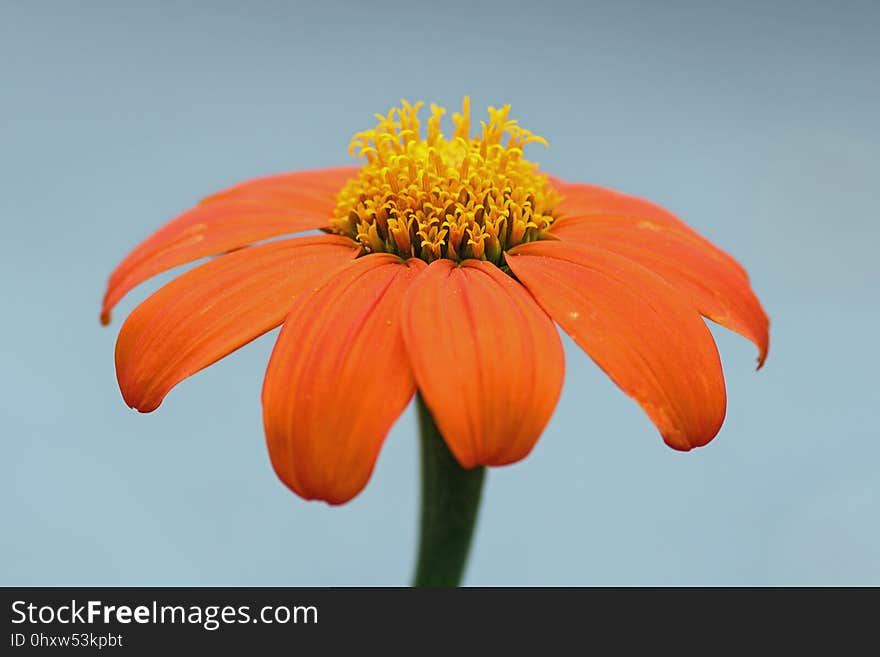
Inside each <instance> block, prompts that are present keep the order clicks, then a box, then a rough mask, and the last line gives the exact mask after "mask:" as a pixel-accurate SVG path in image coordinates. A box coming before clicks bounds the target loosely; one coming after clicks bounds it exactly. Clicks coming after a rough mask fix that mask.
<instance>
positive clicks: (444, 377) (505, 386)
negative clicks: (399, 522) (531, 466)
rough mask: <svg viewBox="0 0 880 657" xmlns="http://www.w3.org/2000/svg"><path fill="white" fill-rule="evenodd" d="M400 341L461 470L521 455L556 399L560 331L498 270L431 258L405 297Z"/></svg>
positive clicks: (535, 437) (560, 360)
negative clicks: (404, 344)
mask: <svg viewBox="0 0 880 657" xmlns="http://www.w3.org/2000/svg"><path fill="white" fill-rule="evenodd" d="M403 337H404V340H405V342H406V347H407V353H408V354H409V359H410V362H411V363H412V367H413V372H414V373H415V377H416V382H417V383H418V388H419V391H420V392H421V394H422V396H423V397H424V399H425V403H426V404H427V405H428V408H429V409H430V410H431V414H432V415H433V416H434V420H435V421H436V422H437V426H438V428H439V429H440V433H441V434H443V437H444V438H445V439H446V442H447V444H448V445H449V449H450V450H451V451H452V453H453V454H454V455H455V457H456V459H457V460H458V462H459V463H461V465H462V466H464V467H466V468H471V467H474V466H476V465H504V464H506V463H513V462H514V461H518V460H520V459H521V458H523V457H524V456H526V455H527V454H528V453H529V452H530V451H531V449H532V447H533V446H534V445H535V442H536V441H537V440H538V437H539V436H540V435H541V432H542V431H543V430H544V427H545V425H546V424H547V421H548V420H549V419H550V415H551V414H552V412H553V409H554V408H555V406H556V401H557V400H558V399H559V392H560V390H561V388H562V379H563V374H564V369H565V364H564V357H563V352H562V344H561V342H560V340H559V333H558V332H557V331H556V327H555V326H553V322H552V321H551V320H550V318H549V317H548V316H547V314H546V313H545V312H544V311H543V310H541V308H540V307H538V305H537V304H536V303H535V300H534V299H533V298H532V296H531V295H529V293H528V292H526V290H525V289H524V288H523V287H522V286H521V285H520V284H519V283H518V282H516V281H515V280H514V279H513V278H511V277H510V276H508V275H506V274H504V273H503V272H502V271H501V270H500V269H498V267H496V266H495V265H492V264H489V263H487V262H481V261H477V260H466V261H465V262H463V263H461V266H456V265H455V264H454V263H452V262H450V261H449V260H436V261H434V262H433V263H431V265H430V266H429V267H428V269H427V271H426V272H425V273H424V274H423V275H422V276H420V277H419V278H418V279H416V280H415V281H414V282H413V284H412V286H411V287H410V289H409V291H408V292H407V294H406V298H405V300H404V308H403Z"/></svg>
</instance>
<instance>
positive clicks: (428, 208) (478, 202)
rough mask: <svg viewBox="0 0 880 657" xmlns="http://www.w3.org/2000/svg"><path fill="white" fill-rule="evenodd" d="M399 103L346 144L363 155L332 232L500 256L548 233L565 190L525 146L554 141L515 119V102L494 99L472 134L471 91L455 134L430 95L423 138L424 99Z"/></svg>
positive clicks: (406, 247)
mask: <svg viewBox="0 0 880 657" xmlns="http://www.w3.org/2000/svg"><path fill="white" fill-rule="evenodd" d="M401 103H402V105H403V106H402V107H400V108H393V109H391V111H390V112H388V116H381V115H378V114H377V115H376V118H377V119H379V123H378V124H377V125H376V127H375V128H374V129H373V130H368V131H366V132H360V133H358V134H356V135H355V136H354V137H353V138H352V140H351V146H350V147H349V152H350V153H351V154H352V155H355V154H357V155H358V157H361V158H365V159H366V163H365V164H364V166H363V167H362V168H361V170H360V172H359V174H358V176H357V178H354V179H353V180H351V181H350V182H349V183H348V184H346V186H345V187H344V188H343V189H342V191H341V192H340V193H339V196H338V199H337V205H336V211H335V213H334V216H333V219H332V220H331V221H330V230H331V231H332V232H334V233H338V234H340V235H346V236H348V237H351V238H352V239H354V240H357V241H358V242H359V243H360V244H361V246H362V248H363V251H364V253H376V252H387V253H396V254H398V255H399V256H401V257H403V258H410V257H415V258H421V259H422V260H425V261H426V262H431V261H433V260H437V259H440V258H448V259H450V260H455V261H458V260H464V259H466V258H477V259H479V260H488V261H490V262H493V263H495V264H497V265H499V266H501V265H503V261H502V253H503V252H504V251H505V250H507V249H509V248H512V247H514V246H516V245H517V244H522V243H523V242H531V241H534V240H537V239H540V238H541V236H542V233H543V232H544V231H545V230H547V228H549V227H550V224H551V223H552V222H553V218H554V217H553V207H554V205H555V204H556V203H557V201H558V200H559V197H558V195H557V194H556V192H555V191H554V190H553V188H552V187H551V186H550V182H549V181H548V179H547V176H545V175H543V174H541V173H538V171H537V165H536V164H533V163H532V162H529V161H528V160H526V159H525V158H524V157H523V151H522V148H523V146H524V145H525V144H527V143H529V142H533V141H537V142H541V143H542V144H544V145H546V144H547V142H546V141H544V139H542V138H541V137H538V136H537V135H534V134H532V133H531V132H529V131H528V130H525V129H523V128H521V127H519V125H517V122H516V121H512V120H510V119H509V118H508V114H509V112H510V106H509V105H505V106H504V107H502V108H501V109H495V108H494V107H490V108H489V122H488V124H487V123H485V122H481V125H482V134H481V135H480V136H479V137H471V136H470V102H469V99H468V98H467V97H465V99H464V103H463V104H462V111H461V114H459V113H457V112H456V113H455V114H454V115H453V117H452V121H453V123H454V125H455V130H454V132H453V135H452V138H451V139H446V137H444V136H443V134H442V133H441V132H440V119H441V117H442V116H443V114H444V113H445V112H446V110H445V109H443V108H442V107H437V106H436V105H431V117H430V118H429V119H428V134H427V138H425V139H422V136H421V134H420V124H419V118H418V112H419V108H420V107H421V106H422V103H416V104H415V105H410V104H409V103H407V102H406V101H401Z"/></svg>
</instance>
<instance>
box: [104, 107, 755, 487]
mask: <svg viewBox="0 0 880 657" xmlns="http://www.w3.org/2000/svg"><path fill="white" fill-rule="evenodd" d="M420 106H421V103H418V104H416V105H410V104H408V103H406V102H403V103H402V107H400V108H395V109H392V110H391V111H390V112H389V113H388V115H387V116H378V115H377V118H378V119H379V122H378V124H377V125H376V127H375V128H374V129H372V130H368V131H366V132H362V133H359V134H357V135H355V136H354V138H353V140H352V143H351V148H350V152H351V153H352V154H354V155H357V156H359V157H360V161H361V165H360V166H350V167H340V168H332V169H321V170H314V171H302V172H294V173H283V174H278V175H273V176H268V177H265V178H258V179H255V180H250V181H247V182H243V183H241V184H238V185H235V186H233V187H230V188H229V189H226V190H224V191H221V192H219V193H216V194H214V195H213V196H209V197H208V198H206V199H204V200H203V201H201V202H200V203H199V204H198V205H196V206H195V207H193V208H192V209H190V210H187V211H186V212H184V213H183V214H182V215H180V216H179V217H177V218H176V219H174V220H173V221H171V222H170V223H168V224H166V225H165V226H163V227H162V228H160V229H159V230H158V231H157V232H156V233H154V234H153V235H151V236H150V237H149V238H147V239H146V240H145V241H144V242H142V243H141V244H140V245H139V246H138V247H137V248H135V249H134V251H132V252H131V253H130V254H129V255H128V257H126V258H125V260H123V261H122V263H121V264H120V265H119V266H118V267H117V268H116V270H115V271H114V272H113V274H112V275H111V277H110V279H109V284H108V287H107V292H106V295H105V297H104V303H103V310H102V314H101V318H102V321H103V322H104V323H107V322H109V320H110V311H111V309H112V308H113V306H114V305H115V304H116V303H117V302H118V301H119V299H120V298H121V297H122V296H123V295H125V294H126V293H127V292H128V291H129V290H131V289H132V288H133V287H135V286H136V285H138V284H139V283H141V282H142V281H144V280H146V279H148V278H150V277H151V276H154V275H156V274H158V273H160V272H163V271H165V270H168V269H171V268H172V267H176V266H178V265H181V264H184V263H189V262H193V261H196V260H199V259H202V258H206V257H209V256H216V257H214V258H213V259H210V260H208V261H207V262H205V263H203V264H200V265H199V266H197V267H195V268H193V269H191V270H189V271H187V272H186V273H184V274H182V275H180V276H179V277H177V278H176V279H174V280H172V281H171V282H170V283H168V284H167V285H165V286H164V287H162V288H160V289H159V290H158V291H157V292H155V293H154V294H153V295H152V296H150V297H149V298H147V299H146V301H144V302H143V303H141V304H140V305H139V306H137V308H135V310H134V311H133V312H132V313H131V315H129V317H128V318H127V319H126V321H125V323H124V324H123V326H122V329H121V331H120V334H119V338H118V341H117V344H116V371H117V376H118V379H119V387H120V388H121V390H122V395H123V397H124V398H125V401H126V402H127V403H128V404H129V406H132V407H133V408H136V409H138V410H139V411H143V412H148V411H152V410H154V409H156V408H157V407H158V406H159V404H160V403H161V402H162V399H163V398H164V397H165V395H166V394H167V393H168V391H169V390H171V388H173V387H174V386H175V385H177V384H178V383H179V382H180V381H182V380H183V379H185V378H186V377H188V376H190V375H191V374H194V373H195V372H198V371H199V370H201V369H202V368H204V367H207V366H208V365H210V364H212V363H214V362H215V361H217V360H218V359H220V358H223V357H224V356H226V355H227V354H229V353H230V352H232V351H234V350H236V349H238V348H239V347H241V346H242V345H244V344H246V343H248V342H250V341H251V340H253V339H255V338H256V337H258V336H260V335H262V334H263V333H266V332H267V331H269V330H271V329H273V328H275V327H277V326H279V325H281V326H282V328H281V331H280V333H279V335H278V339H277V341H276V343H275V348H274V351H273V352H272V356H271V358H270V360H269V364H268V368H267V370H266V377H265V381H264V384H263V392H262V402H263V421H264V429H265V435H266V441H267V444H268V449H269V456H270V458H271V461H272V465H273V467H274V469H275V471H276V472H277V474H278V476H279V477H280V478H281V480H282V481H283V482H284V483H285V484H286V485H287V486H289V487H290V488H291V489H293V490H294V491H295V492H296V493H298V494H299V495H301V496H302V497H304V498H307V499H321V500H325V501H327V502H330V503H332V504H339V503H342V502H346V501H347V500H350V499H351V498H352V497H354V496H355V495H357V493H358V492H359V491H360V490H361V489H362V488H363V487H364V485H365V484H366V483H367V480H368V479H369V477H370V474H371V472H372V470H373V466H374V464H375V462H376V458H377V456H378V454H379V450H380V448H381V446H382V443H383V441H384V439H385V436H386V434H387V433H388V430H389V428H390V427H391V425H392V424H393V423H394V421H395V420H396V419H397V417H398V416H399V415H400V414H401V412H402V411H403V410H404V408H405V407H406V406H407V404H409V402H410V400H411V399H412V397H413V395H414V394H415V393H416V391H418V392H419V394H420V395H421V396H422V398H423V399H424V401H425V403H426V405H427V407H428V409H429V410H430V412H431V414H432V416H433V418H434V420H435V422H436V424H437V427H438V428H439V430H440V432H441V433H442V435H443V437H444V439H445V440H446V443H447V445H448V446H449V449H450V450H451V452H452V454H453V455H454V456H455V458H456V459H457V460H458V462H459V463H460V464H461V465H462V466H463V467H465V468H471V467H474V466H477V465H490V466H497V465H504V464H508V463H513V462H515V461H518V460H520V459H522V458H523V457H524V456H526V455H527V454H528V453H529V451H530V450H531V449H532V448H533V447H534V445H535V442H536V441H537V440H538V437H539V436H540V435H541V432H542V430H543V429H544V427H545V425H546V424H547V421H548V420H549V418H550V415H551V413H552V412H553V409H554V407H555V405H556V402H557V400H558V397H559V392H560V389H561V387H562V380H563V372H564V359H563V350H562V344H561V342H560V338H559V334H558V332H557V330H556V327H555V326H554V323H555V324H558V325H559V326H560V327H561V328H562V330H564V331H565V332H566V333H568V334H569V335H570V336H571V337H572V338H573V340H574V341H575V342H576V343H577V345H578V346H580V347H581V348H582V349H583V350H584V351H585V352H587V354H589V355H590V357H591V358H592V359H593V360H594V361H595V362H596V363H597V364H598V365H599V367H600V368H601V369H602V370H603V371H604V372H605V373H606V374H607V375H608V376H609V377H611V379H612V380H613V381H614V382H615V383H616V384H617V385H618V386H619V387H620V388H621V389H622V390H623V391H624V392H625V393H626V394H628V395H629V396H631V397H632V398H633V399H635V401H636V402H638V404H639V405H640V406H641V407H642V409H643V410H644V411H645V413H647V415H648V417H649V418H650V419H651V420H652V421H653V422H654V424H655V425H656V426H657V428H658V429H659V431H660V434H661V435H662V437H663V439H664V440H665V441H666V443H667V444H668V445H669V446H670V447H673V448H675V449H678V450H689V449H691V448H693V447H698V446H701V445H705V444H706V443H708V442H709V441H710V440H712V438H713V437H714V436H715V435H716V434H717V433H718V431H719V429H720V427H721V423H722V421H723V420H724V415H725V407H726V394H725V387H724V378H723V374H722V371H721V362H720V360H719V357H718V351H717V349H716V346H715V342H714V340H713V338H712V335H711V334H710V332H709V329H708V327H707V326H706V324H705V322H704V321H703V319H702V317H701V315H702V316H704V317H708V318H709V319H712V320H714V321H715V322H718V323H719V324H722V325H723V326H726V327H728V328H730V329H732V330H734V331H736V332H738V333H740V334H742V335H743V336H745V337H746V338H748V339H749V340H751V341H752V342H753V343H754V344H755V345H756V346H757V348H758V352H759V356H758V362H759V366H760V364H761V363H763V361H764V358H765V356H766V354H767V345H768V320H767V316H766V315H765V313H764V311H763V309H762V308H761V304H760V303H759V301H758V299H757V298H756V297H755V295H754V293H753V292H752V290H751V287H750V284H749V279H748V276H747V275H746V272H745V271H744V270H743V268H742V267H741V266H740V265H739V264H738V263H737V262H736V261H735V260H734V259H733V258H732V257H730V256H729V255H728V254H727V253H725V252H724V251H722V250H721V249H719V248H718V247H716V246H714V245H713V244H711V243H710V242H709V241H707V240H706V239H705V238H703V237H702V236H700V235H699V234H698V233H696V232H695V231H694V230H693V229H691V228H690V227H688V226H687V225H685V224H684V223H682V221H680V220H679V219H678V218H676V217H675V216H673V215H672V214H671V213H670V212H668V211H666V210H664V209H663V208H660V207H658V206H657V205H655V204H653V203H650V202H649V201H645V200H642V199H640V198H636V197H634V196H629V195H626V194H622V193H620V192H616V191H612V190H610V189H605V188H602V187H598V186H596V185H588V184H583V183H569V182H563V181H561V180H559V179H557V178H553V177H550V176H548V175H546V174H543V173H541V172H539V170H538V168H537V166H536V165H535V164H534V163H532V162H530V161H529V160H527V159H525V157H524V155H523V147H524V146H525V145H526V144H528V143H530V142H541V143H544V140H543V139H541V138H540V137H538V136H536V135H534V134H532V133H531V132H529V131H528V130H525V129H523V128H521V127H520V126H519V125H518V124H517V122H516V121H513V120H511V119H510V118H508V113H509V107H503V108H501V109H494V108H489V119H488V121H487V122H481V124H480V126H481V127H480V128H477V129H473V127H472V126H471V121H470V112H469V103H468V100H467V99H465V101H464V104H463V108H462V111H461V113H460V114H459V113H455V114H454V115H453V117H452V121H453V124H454V130H453V132H452V135H451V136H449V137H447V136H445V135H444V134H443V133H442V132H441V125H440V124H441V117H442V116H443V114H444V110H443V109H442V108H440V107H437V106H433V105H432V106H431V116H430V117H429V118H428V119H427V129H426V130H422V126H421V125H420V121H419V118H418V112H419V107H420ZM304 231H314V232H312V233H310V234H308V235H303V236H299V237H289V235H292V234H294V233H300V232H304ZM317 231H320V232H317ZM276 238H280V239H276Z"/></svg>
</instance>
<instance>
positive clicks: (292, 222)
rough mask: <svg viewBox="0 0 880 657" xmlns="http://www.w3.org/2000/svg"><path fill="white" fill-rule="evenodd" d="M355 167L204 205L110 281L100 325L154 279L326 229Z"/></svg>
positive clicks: (150, 242)
mask: <svg viewBox="0 0 880 657" xmlns="http://www.w3.org/2000/svg"><path fill="white" fill-rule="evenodd" d="M356 173H357V168H355V167H338V168H334V169H323V170H317V171H301V172H296V173H285V174H279V175H275V176H268V177H266V178H258V179H256V180H251V181H247V182H244V183H240V184H238V185H235V186H234V187H231V188H229V189H227V190H225V191H222V192H219V193H218V194H215V195H214V196H211V197H209V198H207V199H205V200H204V201H203V202H202V203H200V204H199V205H197V206H196V207H194V208H192V209H190V210H187V211H186V212H184V213H183V214H181V215H180V216H178V217H177V218H176V219H173V220H172V221H170V222H168V223H167V224H165V225H164V226H163V227H162V228H160V229H159V230H158V231H156V232H155V233H153V234H152V235H151V236H150V237H148V238H147V239H146V240H144V241H143V242H141V243H140V244H139V245H138V246H137V247H136V248H135V249H134V250H133V251H132V252H131V253H129V254H128V256H127V257H126V258H125V260H123V261H122V262H121V263H120V264H119V266H118V267H117V268H116V269H115V270H114V271H113V273H112V274H111V275H110V280H109V281H108V284H107V291H106V293H105V294H104V301H103V305H102V308H101V322H102V323H104V324H107V323H109V321H110V311H111V310H112V309H113V306H115V305H116V303H117V302H118V301H119V300H120V299H121V298H122V297H123V296H125V294H126V293H127V292H128V291H129V290H131V289H132V288H133V287H135V286H136V285H138V284H140V283H142V282H143V281H145V280H146V279H148V278H150V277H151V276H155V275H156V274H159V273H161V272H163V271H166V270H168V269H171V268H172V267H176V266H177V265H182V264H184V263H187V262H192V261H193V260H198V259H199V258H205V257H207V256H212V255H217V254H218V253H224V252H226V251H231V250H233V249H238V248H241V247H243V246H247V245H248V244H252V243H253V242H258V241H260V240H264V239H268V238H270V237H277V236H278V235H286V234H289V233H296V232H299V231H303V230H312V229H315V228H321V227H323V226H326V225H327V224H328V223H329V220H330V217H331V215H332V213H333V210H334V208H335V206H336V201H335V195H336V193H337V192H338V191H339V190H340V189H341V188H342V186H343V185H344V184H345V181H346V180H348V179H349V178H351V177H353V176H354V175H355V174H356Z"/></svg>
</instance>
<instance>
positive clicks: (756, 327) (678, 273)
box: [551, 215, 770, 368]
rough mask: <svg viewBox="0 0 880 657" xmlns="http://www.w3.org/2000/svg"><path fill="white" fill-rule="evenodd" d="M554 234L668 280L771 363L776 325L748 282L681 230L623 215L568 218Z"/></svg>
mask: <svg viewBox="0 0 880 657" xmlns="http://www.w3.org/2000/svg"><path fill="white" fill-rule="evenodd" d="M551 233H552V234H554V235H556V236H557V237H559V238H560V239H562V240H566V241H571V242H576V243H578V244H586V245H593V246H600V247H602V248H605V249H608V250H609V251H614V252H615V253H619V254H621V255H624V256H626V257H627V258H630V259H632V260H635V261H637V262H639V263H640V264H642V265H644V266H645V267H647V268H648V269H650V270H652V271H654V272H655V273H657V274H659V275H660V276H662V277H663V278H664V279H666V280H667V281H668V282H669V283H671V284H672V285H673V286H674V287H675V288H677V289H678V290H680V291H681V293H682V294H683V295H685V296H686V297H688V298H690V300H691V302H692V303H693V304H694V306H696V308H697V309H698V310H699V311H700V313H702V314H703V315H705V316H706V317H708V318H709V319H711V320H713V321H715V322H718V323H719V324H721V325H722V326H726V327H727V328H729V329H731V330H733V331H736V332H737V333H739V334H740V335H742V336H743V337H745V338H747V339H749V340H751V341H752V342H753V343H754V344H755V346H756V347H757V348H758V352H759V353H758V367H759V368H760V367H761V365H763V364H764V360H765V359H766V358H767V348H768V345H769V341H770V334H769V328H770V322H769V320H768V319H767V314H766V313H765V312H764V309H763V308H762V307H761V302H760V301H758V298H757V297H756V296H755V293H754V292H753V291H752V288H751V286H750V285H749V281H748V279H747V278H745V277H743V276H741V275H740V273H739V269H737V268H733V267H731V266H730V264H729V262H728V261H727V260H726V259H720V258H716V257H714V256H713V253H712V252H711V251H709V250H707V249H706V248H704V247H703V245H702V244H700V243H698V242H695V241H694V240H693V239H690V238H689V237H688V236H687V235H686V234H684V233H682V232H681V231H680V230H677V229H673V228H670V227H669V226H667V225H664V224H661V223H656V222H653V221H651V220H650V219H644V218H640V217H631V216H620V215H593V216H586V217H563V218H562V219H560V220H559V221H557V222H555V223H554V224H553V226H552V228H551Z"/></svg>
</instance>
